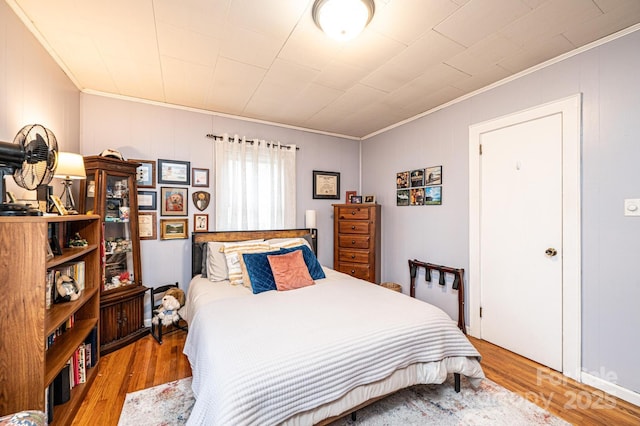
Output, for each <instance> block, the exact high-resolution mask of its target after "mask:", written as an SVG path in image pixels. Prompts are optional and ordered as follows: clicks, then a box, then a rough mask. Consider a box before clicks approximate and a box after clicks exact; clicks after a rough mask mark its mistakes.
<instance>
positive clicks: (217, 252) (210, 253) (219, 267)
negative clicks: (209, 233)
mask: <svg viewBox="0 0 640 426" xmlns="http://www.w3.org/2000/svg"><path fill="white" fill-rule="evenodd" d="M223 248H224V246H223V245H222V243H219V242H209V243H207V278H208V279H209V280H211V281H224V280H228V279H229V271H228V270H227V260H226V259H225V257H224V253H222V251H221V250H222V249H223Z"/></svg>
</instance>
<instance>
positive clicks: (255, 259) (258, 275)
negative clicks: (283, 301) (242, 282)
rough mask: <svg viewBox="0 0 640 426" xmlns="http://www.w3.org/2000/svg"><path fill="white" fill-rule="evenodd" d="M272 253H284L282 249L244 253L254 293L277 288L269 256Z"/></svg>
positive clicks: (243, 257) (243, 256)
mask: <svg viewBox="0 0 640 426" xmlns="http://www.w3.org/2000/svg"><path fill="white" fill-rule="evenodd" d="M272 254H284V253H282V252H281V251H280V250H276V251H269V252H265V253H242V259H243V260H244V264H245V266H246V267H247V274H249V280H251V290H252V291H253V294H258V293H262V292H263V291H269V290H276V280H275V279H274V278H273V273H272V272H271V265H270V264H269V259H267V256H269V255H272Z"/></svg>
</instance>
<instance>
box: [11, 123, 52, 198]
mask: <svg viewBox="0 0 640 426" xmlns="http://www.w3.org/2000/svg"><path fill="white" fill-rule="evenodd" d="M14 143H17V144H19V145H20V146H21V147H22V148H23V150H24V160H23V162H22V166H21V167H19V168H17V169H15V170H14V171H13V179H14V180H15V181H16V183H17V184H18V185H19V186H21V187H22V188H25V189H28V190H35V189H36V188H37V187H38V186H40V185H47V184H48V183H49V182H51V179H53V175H54V173H55V171H56V167H57V166H58V141H57V139H56V137H55V135H54V134H53V132H52V131H51V130H49V129H47V128H46V127H44V126H42V125H40V124H29V125H26V126H24V127H23V128H22V129H20V131H19V132H18V133H17V134H16V137H15V138H14Z"/></svg>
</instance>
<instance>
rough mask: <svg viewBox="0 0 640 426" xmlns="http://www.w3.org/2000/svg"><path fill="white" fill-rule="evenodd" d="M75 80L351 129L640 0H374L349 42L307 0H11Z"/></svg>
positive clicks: (590, 29) (374, 124) (530, 56)
mask: <svg viewBox="0 0 640 426" xmlns="http://www.w3.org/2000/svg"><path fill="white" fill-rule="evenodd" d="M7 2H8V3H9V4H10V5H11V7H12V8H13V9H14V10H15V11H16V12H17V13H18V15H19V16H20V17H21V19H22V20H23V22H25V23H26V24H27V26H29V28H30V29H31V30H32V31H33V32H34V33H35V34H36V36H37V37H38V38H39V40H40V41H41V42H42V43H43V45H45V47H46V48H47V49H48V50H49V52H50V53H51V55H52V56H53V57H54V58H55V59H56V61H58V63H59V64H60V66H61V67H62V68H63V69H64V70H65V71H66V72H67V73H68V75H69V76H70V78H71V79H72V80H73V81H74V82H75V83H76V85H77V86H78V88H79V89H80V90H85V91H89V92H104V93H108V94H115V95H121V96H128V97H133V98H140V99H145V100H152V101H158V102H164V103H169V104H175V105H182V106H187V107H192V108H198V109H203V110H209V111H215V112H219V113H225V114H232V115H237V116H242V117H248V118H252V119H259V120H266V121H269V122H273V123H280V124H285V125H288V126H296V127H302V128H307V129H313V130H317V131H322V132H328V133H334V134H339V135H344V136H348V137H353V138H361V137H366V136H367V135H370V134H371V133H374V132H376V131H378V130H380V129H383V128H386V127H388V126H391V125H393V124H395V123H398V122H400V121H403V120H406V119H408V118H411V117H414V116H416V115H418V114H420V113H423V112H425V111H428V110H430V109H432V108H434V107H437V106H438V105H441V104H443V103H446V102H449V101H451V100H453V99H456V98H458V97H460V96H463V95H465V94H467V93H470V92H473V91H475V90H477V89H480V88H482V87H484V86H486V85H489V84H491V83H494V82H496V81H499V80H501V79H503V78H506V77H508V76H510V75H513V74H515V73H518V72H520V71H523V70H525V69H527V68H529V67H532V66H534V65H536V64H539V63H541V62H544V61H546V60H549V59H551V58H554V57H556V56H558V55H561V54H563V53H566V52H569V51H571V50H574V49H576V48H578V47H581V46H584V45H585V44H588V43H590V42H593V41H595V40H598V39H600V38H602V37H605V36H607V35H610V34H612V33H615V32H617V31H619V30H622V29H625V28H627V27H630V26H632V25H634V24H637V23H639V22H640V1H639V0H375V5H376V12H375V16H374V18H373V20H372V21H371V23H370V24H369V26H368V27H367V28H366V29H365V31H364V32H363V33H362V34H361V35H360V36H359V37H358V38H356V39H354V40H352V41H350V42H347V43H344V44H341V43H339V42H335V41H332V40H331V39H329V38H327V37H326V36H325V35H324V34H323V33H321V32H320V30H319V29H318V28H317V27H316V26H315V24H314V23H313V21H312V19H311V7H312V5H313V0H179V1H178V0H133V1H132V0H110V1H104V0H100V1H99V0H57V1H43V0H7Z"/></svg>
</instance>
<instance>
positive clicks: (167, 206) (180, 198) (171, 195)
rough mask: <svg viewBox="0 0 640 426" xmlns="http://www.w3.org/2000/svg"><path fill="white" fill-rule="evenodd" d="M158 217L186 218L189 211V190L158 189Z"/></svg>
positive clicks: (168, 187) (167, 187)
mask: <svg viewBox="0 0 640 426" xmlns="http://www.w3.org/2000/svg"><path fill="white" fill-rule="evenodd" d="M160 200H161V203H162V204H161V205H160V215H161V216H186V215H187V212H188V210H189V189H188V188H181V187H172V186H163V187H162V188H160Z"/></svg>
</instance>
